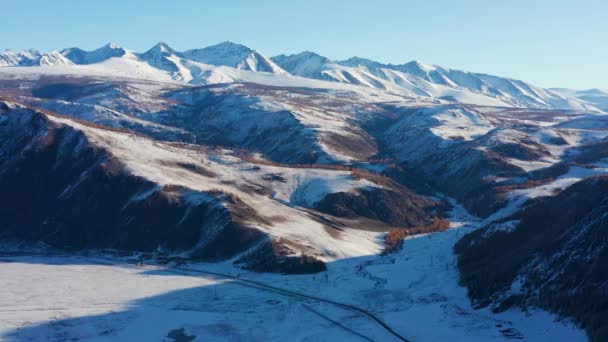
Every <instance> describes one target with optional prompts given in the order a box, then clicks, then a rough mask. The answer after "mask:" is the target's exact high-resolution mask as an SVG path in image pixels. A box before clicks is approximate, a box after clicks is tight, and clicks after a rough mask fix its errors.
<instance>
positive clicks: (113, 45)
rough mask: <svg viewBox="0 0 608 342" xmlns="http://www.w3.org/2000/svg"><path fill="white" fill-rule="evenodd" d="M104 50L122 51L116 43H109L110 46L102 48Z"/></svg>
mask: <svg viewBox="0 0 608 342" xmlns="http://www.w3.org/2000/svg"><path fill="white" fill-rule="evenodd" d="M102 48H107V49H112V50H116V49H122V48H121V47H120V45H118V44H116V43H114V42H109V43H108V44H106V45H104V46H102Z"/></svg>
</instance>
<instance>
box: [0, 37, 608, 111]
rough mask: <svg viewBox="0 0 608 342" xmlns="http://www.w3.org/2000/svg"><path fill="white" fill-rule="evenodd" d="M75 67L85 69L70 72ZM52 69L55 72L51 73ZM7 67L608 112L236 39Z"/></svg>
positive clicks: (420, 66) (527, 89) (557, 95)
mask: <svg viewBox="0 0 608 342" xmlns="http://www.w3.org/2000/svg"><path fill="white" fill-rule="evenodd" d="M69 65H79V66H83V67H76V66H72V67H67V66H69ZM49 66H53V67H55V68H53V69H49V68H48V67H49ZM59 66H61V68H58V67H59ZM0 67H13V68H8V69H7V68H2V69H0V74H11V73H16V72H17V71H15V70H14V68H21V67H30V68H32V67H33V68H34V70H30V72H32V73H37V74H48V73H52V74H58V73H66V74H84V75H98V74H105V75H108V76H121V77H124V76H126V75H128V77H134V78H143V79H148V80H154V81H162V82H167V81H171V82H180V83H187V84H191V85H201V84H217V83H231V82H254V83H260V84H267V85H276V84H281V85H282V86H293V87H310V88H332V87H333V86H331V85H328V84H326V83H310V82H309V83H306V82H303V81H302V80H299V78H307V79H314V80H321V81H325V82H331V83H341V84H349V85H353V86H356V87H359V88H368V89H370V88H371V89H375V90H378V91H381V92H384V93H387V94H393V95H398V96H407V97H413V98H424V99H425V101H437V102H443V103H445V102H452V103H453V102H459V103H468V104H477V105H489V106H503V107H518V108H536V109H571V110H584V111H590V112H601V111H602V110H604V109H606V107H607V100H606V94H605V93H601V94H599V95H598V94H596V93H594V94H587V93H577V92H573V91H563V90H559V89H558V90H551V89H544V88H540V87H536V86H534V85H531V84H529V83H526V82H523V81H519V80H515V79H510V78H505V77H498V76H493V75H487V74H481V73H474V72H466V71H460V70H454V69H449V68H444V67H440V66H435V65H429V64H424V63H421V62H419V61H412V62H409V63H404V64H385V63H380V62H377V61H373V60H369V59H365V58H360V57H352V58H350V59H347V60H343V61H332V60H330V59H329V58H327V57H324V56H321V55H319V54H317V53H314V52H310V51H305V52H302V53H299V54H294V55H279V56H275V57H272V58H268V57H266V56H265V55H264V54H262V53H261V52H259V51H256V50H254V49H251V48H249V47H247V46H245V45H242V44H237V43H233V42H223V43H219V44H216V45H213V46H209V47H205V48H200V49H191V50H187V51H176V50H174V49H172V48H171V47H170V46H169V45H167V44H166V43H163V42H161V43H158V44H157V45H155V46H154V47H152V48H151V49H149V50H148V51H146V52H143V53H135V52H132V51H129V50H126V49H124V48H122V47H120V46H118V45H116V44H114V43H109V44H107V45H105V46H103V47H101V48H98V49H96V50H93V51H85V50H82V49H80V48H77V47H73V48H68V49H64V50H62V51H60V52H57V51H50V52H48V53H40V52H38V51H36V50H27V51H11V50H5V51H3V52H0ZM36 67H38V68H36ZM294 76H295V77H294Z"/></svg>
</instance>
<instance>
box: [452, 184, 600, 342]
mask: <svg viewBox="0 0 608 342" xmlns="http://www.w3.org/2000/svg"><path fill="white" fill-rule="evenodd" d="M607 194H608V177H606V176H602V177H597V178H590V179H587V180H585V181H581V182H578V183H576V184H574V185H572V186H570V187H568V188H567V189H566V190H564V191H563V192H561V193H560V194H559V195H557V196H555V197H545V198H540V199H538V200H537V201H536V202H535V203H534V204H533V205H531V206H530V207H529V208H527V209H525V210H523V211H522V212H520V213H517V214H515V215H513V216H511V217H508V218H505V219H503V220H502V221H501V222H499V223H495V224H492V225H489V226H487V227H486V228H483V229H480V230H478V231H475V232H473V233H470V234H469V235H467V236H465V237H464V238H463V239H462V240H461V241H460V242H459V243H458V244H457V246H456V251H457V252H458V253H459V254H460V257H459V261H458V265H459V268H460V271H461V281H462V283H463V284H464V285H466V286H467V287H468V288H469V296H470V297H471V299H472V300H473V301H474V302H475V303H477V304H478V305H481V306H485V305H490V304H491V305H492V306H493V307H494V308H495V310H497V311H503V310H506V309H507V308H509V307H511V306H514V305H517V306H521V307H526V306H529V305H537V306H541V307H544V308H547V309H549V310H551V311H553V312H556V313H559V314H562V315H567V316H570V317H573V318H574V319H576V320H577V321H578V322H579V323H582V325H583V326H584V327H585V328H586V329H587V332H588V333H589V335H590V336H591V340H592V341H605V340H606V338H607V337H608V330H607V327H608V320H607V318H608V311H607V310H608V295H607V293H608V285H607V284H608V268H607V265H608V244H607V243H606V241H608V195H607Z"/></svg>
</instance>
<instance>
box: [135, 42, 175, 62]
mask: <svg viewBox="0 0 608 342" xmlns="http://www.w3.org/2000/svg"><path fill="white" fill-rule="evenodd" d="M175 53H176V51H175V50H173V48H171V47H170V46H169V45H168V44H167V43H165V42H158V43H157V44H156V45H154V46H153V47H151V48H150V49H149V50H148V51H146V52H144V53H143V54H141V56H144V58H146V57H145V56H147V57H150V56H152V55H155V56H156V55H157V56H161V55H162V56H165V55H171V54H175Z"/></svg>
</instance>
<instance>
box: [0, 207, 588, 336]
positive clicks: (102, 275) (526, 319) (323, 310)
mask: <svg viewBox="0 0 608 342" xmlns="http://www.w3.org/2000/svg"><path fill="white" fill-rule="evenodd" d="M478 224H479V221H478V220H477V219H475V218H474V217H471V216H469V215H467V214H466V212H464V210H462V209H461V208H460V207H458V206H457V207H456V209H455V210H454V211H453V212H452V215H451V225H452V229H451V230H448V231H445V232H442V233H436V234H431V235H423V236H416V237H413V238H410V239H408V240H406V241H405V244H404V248H403V250H402V251H401V252H399V253H398V254H394V255H390V256H378V255H369V256H360V257H352V258H346V259H341V260H336V261H334V262H331V263H329V264H328V270H327V272H323V273H318V274H314V275H299V276H282V275H276V274H262V273H250V272H245V271H243V270H241V269H237V268H234V267H233V266H232V264H231V261H228V262H225V263H219V264H195V265H186V266H181V268H180V269H172V268H170V267H169V268H167V267H159V266H152V265H143V266H136V265H135V264H133V263H129V262H126V261H125V260H124V259H123V260H118V259H108V258H102V257H95V256H90V257H84V256H83V257H78V256H72V257H67V256H65V257H62V256H54V257H53V256H21V257H20V256H2V257H0V271H1V272H0V339H1V340H5V341H23V340H32V341H66V340H82V341H162V340H165V341H175V340H179V339H173V338H170V336H174V337H175V336H176V335H175V334H178V335H185V336H190V337H192V338H194V341H206V340H234V341H240V340H246V341H284V340H290V341H336V340H348V341H351V340H352V341H358V340H361V341H370V340H373V341H394V340H398V339H397V338H396V337H395V335H393V334H390V333H389V332H387V330H385V329H384V328H382V327H381V326H380V325H379V324H378V323H377V322H375V321H373V320H372V319H370V318H369V317H368V316H366V315H363V314H361V313H360V312H356V311H353V310H350V309H346V308H344V307H340V306H337V305H335V304H331V303H328V302H325V301H323V299H330V300H331V301H335V302H341V303H347V304H350V305H353V306H356V307H357V308H360V309H363V310H366V311H368V312H370V313H371V314H373V315H374V316H375V317H377V318H379V319H381V320H382V321H384V322H385V323H386V324H387V325H388V326H390V327H391V328H392V329H393V330H394V331H395V332H396V333H398V334H399V335H401V336H403V337H405V338H407V339H408V340H410V341H416V342H424V341H429V342H431V341H462V342H468V341H508V340H510V338H521V339H523V340H524V341H568V342H572V341H585V340H586V336H585V334H584V332H583V331H581V330H578V329H576V328H575V327H574V326H573V325H572V324H570V323H569V322H567V321H558V320H556V318H555V317H554V316H551V315H549V314H547V313H545V312H543V311H537V310H532V311H529V312H527V313H524V312H521V311H519V310H510V311H506V312H504V313H501V314H493V313H491V312H490V311H489V310H488V309H480V310H475V309H473V308H472V307H471V305H470V303H469V301H468V299H467V296H466V290H465V289H464V288H462V287H460V286H459V285H458V272H457V270H456V267H455V262H456V259H455V256H454V255H453V252H452V245H453V244H454V243H455V242H456V241H457V239H459V237H461V236H462V235H463V234H465V233H466V232H469V231H471V230H472V229H475V228H476V227H477V225H478ZM184 268H185V269H193V270H197V271H199V272H187V271H184V270H183V269H184ZM200 271H211V272H217V273H220V274H223V275H228V276H230V275H231V276H235V277H237V278H229V277H225V276H222V275H210V274H205V273H200ZM240 279H247V280H254V281H257V282H261V283H263V284H268V285H271V286H273V287H277V288H280V289H284V290H288V291H290V292H295V293H297V294H298V295H293V294H290V293H285V292H280V291H277V290H272V289H268V288H260V287H258V286H253V285H251V284H247V283H243V282H242V281H240ZM300 294H303V295H310V296H313V297H317V298H318V297H320V299H311V298H306V297H301V296H299V295H300ZM182 329H183V330H182ZM182 337H184V336H182Z"/></svg>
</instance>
